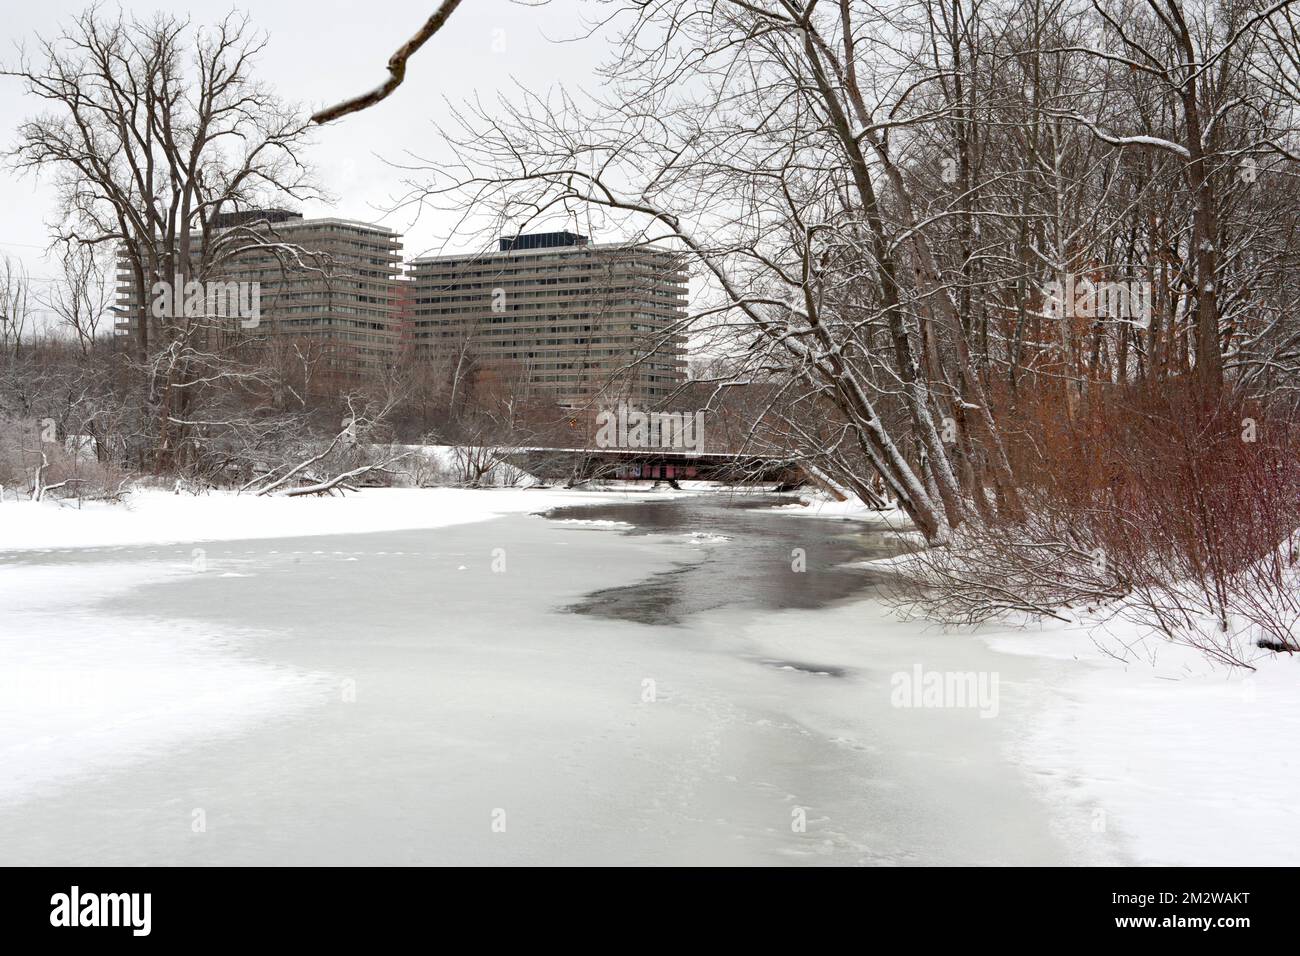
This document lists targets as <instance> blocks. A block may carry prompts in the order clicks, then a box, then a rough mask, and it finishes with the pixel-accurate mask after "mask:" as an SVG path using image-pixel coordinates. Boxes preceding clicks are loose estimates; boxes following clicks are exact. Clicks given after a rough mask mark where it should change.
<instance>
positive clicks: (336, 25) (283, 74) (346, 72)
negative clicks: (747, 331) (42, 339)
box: [0, 0, 616, 282]
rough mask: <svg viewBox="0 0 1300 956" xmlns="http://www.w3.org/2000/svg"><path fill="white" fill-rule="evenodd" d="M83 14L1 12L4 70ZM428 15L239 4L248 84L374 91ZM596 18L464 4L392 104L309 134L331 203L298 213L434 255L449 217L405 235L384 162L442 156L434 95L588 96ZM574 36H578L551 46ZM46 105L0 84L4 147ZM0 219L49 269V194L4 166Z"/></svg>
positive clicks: (293, 2)
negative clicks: (40, 38)
mask: <svg viewBox="0 0 1300 956" xmlns="http://www.w3.org/2000/svg"><path fill="white" fill-rule="evenodd" d="M86 6H87V0H42V2H39V3H18V2H15V3H6V5H5V11H4V19H5V24H4V32H5V42H3V43H2V44H0V60H3V62H5V63H6V64H8V63H11V62H12V61H13V60H14V59H15V52H14V51H15V45H16V44H18V43H21V42H23V41H28V40H30V39H31V38H32V37H33V36H35V35H36V34H37V33H41V34H50V33H53V32H55V31H56V30H57V29H58V27H59V25H60V23H62V22H65V21H66V20H67V19H68V18H70V17H71V16H74V15H75V14H77V13H79V12H80V11H81V10H82V9H84V8H85V7H86ZM435 6H436V0H369V2H365V0H248V2H244V3H240V4H239V5H238V9H240V10H241V11H245V12H247V13H249V14H250V16H251V17H252V21H253V25H254V26H255V27H257V28H258V29H260V30H263V31H265V32H267V33H269V34H270V39H269V44H268V46H267V48H266V50H265V52H264V53H263V55H262V58H261V60H260V62H259V63H258V66H257V70H256V74H257V76H259V77H260V78H262V79H264V80H265V81H267V82H268V83H270V84H272V85H273V86H274V87H275V88H276V90H277V91H278V93H279V94H280V96H281V97H282V98H283V99H285V100H287V101H290V102H301V103H305V104H307V105H308V106H309V107H320V106H324V105H329V104H332V103H335V102H338V101H339V100H341V99H345V98H347V97H350V96H354V95H356V94H358V93H361V92H363V91H365V90H368V89H370V88H371V87H373V86H376V85H378V84H379V83H380V82H381V81H382V80H383V79H384V78H385V77H386V75H387V74H386V71H385V69H384V64H385V63H386V62H387V60H388V57H389V56H390V55H391V54H392V53H393V51H394V50H396V49H397V47H398V46H400V45H401V44H402V43H403V42H404V41H405V40H406V39H407V38H408V37H409V36H410V35H411V34H412V33H414V32H415V30H416V29H417V28H418V27H419V26H420V24H422V23H423V22H424V20H425V19H426V18H427V17H428V16H429V15H430V13H432V11H433V9H434V8H435ZM121 7H122V8H123V9H124V10H126V11H128V12H137V13H141V14H150V13H152V12H154V11H156V10H158V9H172V10H175V11H176V12H178V13H181V12H183V11H184V10H186V9H188V12H189V14H190V16H191V19H192V21H193V22H194V23H196V24H199V23H212V22H215V21H216V20H218V19H220V18H221V17H222V16H224V15H225V14H226V13H227V12H228V11H229V10H230V9H231V6H230V4H229V3H223V2H214V0H189V3H188V6H187V7H169V6H167V5H166V4H165V0H144V2H132V0H123V2H122V3H121ZM597 12H599V7H597V6H596V5H595V4H591V3H584V2H581V0H552V2H551V3H550V4H548V5H546V6H542V7H533V6H528V5H524V4H521V3H513V2H511V0H463V2H462V4H461V6H460V7H459V8H458V9H457V10H456V12H455V13H454V14H453V15H452V17H451V19H450V20H449V21H448V23H447V25H446V26H445V27H443V29H442V30H441V31H439V33H437V34H436V35H435V36H434V37H433V38H432V39H431V40H429V42H428V43H426V44H425V46H424V47H423V48H422V49H421V50H420V51H419V53H417V54H416V55H415V57H414V58H413V59H412V60H411V62H410V63H409V65H408V68H407V75H406V80H405V82H404V83H403V84H402V86H400V87H399V88H398V89H397V91H396V92H395V93H394V94H393V95H392V96H390V97H389V98H388V99H387V100H385V101H384V102H383V103H380V104H379V105H378V106H375V107H372V108H370V109H369V110H366V111H363V112H361V113H357V114H353V115H352V116H349V117H346V118H344V119H342V120H339V121H337V122H336V123H334V124H331V125H330V126H327V127H323V128H321V129H319V130H318V131H317V132H316V134H315V137H314V139H315V142H314V145H312V146H311V147H310V148H309V151H308V153H307V154H306V155H307V157H308V159H309V161H310V162H312V163H313V164H314V166H315V168H316V172H317V176H318V178H319V180H320V182H321V184H322V186H323V187H324V188H325V190H326V191H328V192H330V193H332V194H334V195H335V196H336V197H337V202H336V203H335V204H333V205H329V206H326V205H323V204H318V203H313V204H309V205H307V206H305V207H303V208H302V212H303V213H304V214H305V215H308V216H324V215H332V216H341V217H345V218H349V219H362V220H368V221H375V222H382V223H383V224H384V225H387V226H389V227H390V228H392V229H396V230H397V231H399V232H403V233H406V235H405V255H406V256H407V257H408V258H410V257H414V256H415V255H419V254H420V253H423V252H427V251H430V250H434V251H436V250H437V249H438V248H441V241H442V237H441V233H442V232H445V231H446V229H448V228H449V225H450V223H449V221H448V220H447V219H445V218H442V217H438V216H425V217H422V218H421V221H420V222H419V223H418V224H417V225H416V226H415V227H414V228H410V223H411V218H412V214H411V213H409V212H405V211H403V212H401V213H399V214H397V215H392V216H386V215H385V212H386V210H388V209H389V208H391V207H392V205H393V204H394V203H393V199H394V198H395V197H396V196H397V195H399V194H400V193H401V192H402V186H401V182H400V176H399V171H397V170H393V169H392V168H390V167H389V166H387V165H385V163H384V162H383V161H382V160H381V159H380V157H386V158H388V159H390V160H394V161H402V160H403V159H405V158H406V157H405V153H406V151H407V150H410V151H412V152H414V153H416V154H418V155H421V156H424V157H436V156H438V155H440V153H441V149H442V148H441V146H440V139H439V137H438V135H437V132H436V130H435V129H434V128H433V125H432V122H431V121H432V120H436V119H441V118H444V117H445V116H446V115H447V106H446V104H445V103H444V98H446V99H449V100H451V101H452V102H453V103H454V102H458V101H460V100H463V99H465V98H467V97H470V96H472V95H474V94H478V95H479V96H480V97H481V98H482V99H483V101H484V102H485V103H486V102H491V100H492V99H493V98H494V97H495V96H496V93H497V91H498V90H509V89H510V88H511V87H513V86H514V81H518V82H519V83H521V84H523V85H524V86H526V87H527V88H530V89H532V90H534V91H542V90H546V89H548V88H551V87H554V86H556V85H558V84H563V85H566V86H570V87H578V86H582V87H587V88H591V86H592V85H593V84H594V83H596V82H598V78H597V77H596V76H595V74H594V68H595V66H596V65H597V64H598V63H600V62H601V61H602V60H604V59H605V57H606V56H607V54H608V51H609V47H608V45H607V43H606V42H605V41H603V40H602V39H601V38H600V37H592V38H583V35H584V34H585V33H586V30H585V29H584V26H583V24H584V18H587V17H591V16H594V15H595V14H596V13H597ZM105 13H106V14H107V15H113V14H115V13H116V6H110V5H107V4H106V5H105ZM575 37H577V38H579V39H576V40H574V41H573V42H563V43H561V42H558V41H560V40H566V39H572V38H575ZM43 105H44V104H43V103H42V102H41V101H38V100H34V99H31V98H29V97H27V96H26V95H25V94H24V93H23V90H22V86H21V84H20V82H19V81H17V80H15V79H12V78H8V77H0V144H3V148H4V149H6V150H7V149H9V148H11V147H12V146H13V145H14V140H15V129H16V127H17V125H18V123H19V122H21V121H22V120H23V119H24V118H25V117H26V116H28V115H30V114H32V113H36V112H40V111H41V109H42V107H43ZM0 210H2V211H3V212H2V214H0V253H4V254H7V255H9V256H11V257H13V258H16V259H21V260H22V261H23V262H24V263H25V264H26V266H27V268H28V271H29V272H30V274H31V275H32V277H33V279H34V280H36V281H38V282H40V281H46V280H48V279H49V277H51V276H53V275H54V272H55V269H54V266H53V264H52V263H50V262H48V261H46V260H45V259H44V258H43V249H44V247H45V246H46V244H47V243H48V230H47V227H46V223H47V222H48V221H49V220H50V219H52V218H53V214H54V195H53V190H52V189H51V188H50V187H49V186H48V185H47V184H46V183H43V182H41V181H40V180H34V179H33V178H32V177H30V176H24V177H22V178H19V177H18V176H17V175H16V174H15V173H14V171H13V169H12V168H10V167H8V166H0ZM408 229H409V231H408ZM593 238H596V239H601V238H605V239H612V238H616V237H612V236H611V237H593ZM454 248H456V247H454V246H452V247H448V248H447V251H453V249H454Z"/></svg>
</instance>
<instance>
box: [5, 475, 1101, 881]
mask: <svg viewBox="0 0 1300 956" xmlns="http://www.w3.org/2000/svg"><path fill="white" fill-rule="evenodd" d="M771 504H772V502H771V501H762V500H756V499H737V500H735V501H732V500H729V499H726V498H723V497H720V496H702V497H685V498H671V499H664V500H659V501H653V502H647V503H636V502H630V503H629V502H623V501H619V500H613V501H611V503H610V504H608V505H601V504H598V505H595V506H589V507H581V508H572V509H560V510H558V511H555V512H552V513H550V514H549V515H547V516H545V517H542V516H535V515H518V516H511V517H504V518H498V519H495V520H491V521H486V522H481V523H476V524H465V525H458V526H453V527H444V528H439V529H434V530H424V531H401V532H384V533H374V534H360V535H340V536H314V537H307V538H297V539H277V540H259V541H247V542H229V543H211V544H206V545H200V546H182V545H168V546H156V547H143V548H113V549H100V550H85V551H77V552H71V551H69V552H51V553H47V554H40V555H33V554H26V555H10V556H7V557H6V558H5V560H4V561H3V563H0V594H2V595H3V597H4V600H5V607H6V609H7V611H6V613H5V615H4V619H3V621H2V622H0V664H3V667H4V671H3V674H2V675H0V677H2V679H3V682H4V688H3V689H4V695H3V699H2V701H0V720H2V721H3V722H2V723H0V755H3V757H4V764H5V767H6V779H5V781H4V782H3V783H0V841H3V842H2V843H0V862H2V863H6V864H33V863H44V864H74V863H75V864H167V863H177V864H263V863H266V864H269V863H283V864H326V863H338V864H354V863H355V864H363V863H364V864H437V863H538V864H541V863H557V864H585V863H612V864H624V863H638V864H644V863H675V864H689V863H713V864H767V863H796V864H801V863H804V864H921V863H928V864H981V863H988V864H997V863H1002V864H1032V863H1044V864H1052V863H1076V862H1113V861H1117V860H1122V859H1123V857H1122V854H1121V853H1120V852H1119V850H1118V849H1117V848H1116V847H1115V846H1114V844H1113V841H1112V840H1111V838H1108V837H1105V836H1100V835H1098V834H1095V833H1093V832H1091V831H1090V829H1089V827H1088V825H1087V820H1086V819H1082V818H1080V817H1079V815H1078V814H1077V813H1076V812H1074V811H1070V810H1066V809H1058V808H1053V806H1052V803H1051V801H1050V800H1049V799H1047V798H1046V797H1045V796H1044V795H1043V794H1044V788H1042V787H1040V786H1039V785H1038V784H1039V783H1041V781H1035V780H1034V779H1032V775H1030V774H1027V773H1026V772H1025V771H1023V770H1021V769H1020V768H1019V767H1018V766H1016V765H1015V764H1014V763H1012V762H1011V761H1010V760H1009V758H1008V756H1007V754H1008V753H1009V752H1014V750H1015V747H1016V743H1017V738H1018V736H1019V735H1020V734H1021V733H1022V732H1023V728H1025V727H1028V726H1029V725H1030V724H1031V723H1032V720H1033V718H1034V714H1035V712H1036V709H1037V708H1039V707H1041V706H1042V703H1043V694H1044V689H1043V688H1044V687H1045V686H1048V684H1050V681H1046V680H1045V679H1046V678H1048V677H1050V673H1049V669H1050V667H1051V666H1052V665H1051V663H1050V662H1047V663H1044V662H1043V661H1040V660H1034V659H1030V658H1025V657H1015V656H1007V655H999V654H995V653H994V652H993V651H991V650H989V649H988V647H987V646H986V645H984V644H983V643H982V642H980V641H977V640H973V639H970V638H969V637H961V636H943V635H940V634H938V633H937V632H936V633H927V632H925V631H923V630H921V629H919V628H918V627H917V626H916V625H915V624H909V623H906V622H900V621H898V620H896V619H894V618H892V617H890V616H888V614H887V613H886V612H885V611H884V609H883V608H882V606H881V605H880V603H879V602H878V600H877V599H876V597H875V592H874V587H875V584H876V579H875V578H873V576H872V575H870V574H868V573H865V572H863V571H861V570H856V571H854V570H846V569H844V568H842V567H841V565H842V564H843V563H844V562H846V561H850V560H854V559H861V558H864V557H873V556H885V555H888V554H892V553H894V552H895V551H896V550H897V549H898V548H899V544H898V542H897V540H896V539H895V538H894V537H893V536H892V535H890V534H889V533H887V532H885V531H882V530H877V529H872V528H871V527H870V526H867V525H864V524H861V523H857V522H840V521H829V520H820V519H812V518H805V517H799V516H791V515H788V514H780V513H775V512H772V511H771V510H770V505H771ZM615 522H618V523H619V524H614V523H615ZM196 547H199V548H200V549H201V550H198V551H197V552H196V551H195V548H196ZM801 563H802V567H804V568H805V569H804V570H796V569H795V567H796V566H800V565H801ZM917 666H923V667H924V668H925V669H926V670H940V671H954V672H980V673H984V674H987V673H996V674H997V676H998V680H999V688H1000V694H999V699H998V702H997V714H996V719H985V718H984V717H982V716H981V714H980V712H979V711H977V710H975V709H971V708H900V707H897V706H894V705H893V703H896V702H891V677H892V675H895V674H899V673H911V672H912V671H913V670H914V669H915V668H916V667H917ZM1058 783H1059V781H1058Z"/></svg>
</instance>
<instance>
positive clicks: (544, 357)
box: [409, 232, 687, 408]
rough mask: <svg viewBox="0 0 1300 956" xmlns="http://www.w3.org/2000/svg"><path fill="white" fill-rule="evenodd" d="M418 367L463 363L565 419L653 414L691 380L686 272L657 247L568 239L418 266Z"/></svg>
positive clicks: (523, 242)
mask: <svg viewBox="0 0 1300 956" xmlns="http://www.w3.org/2000/svg"><path fill="white" fill-rule="evenodd" d="M409 276H410V281H411V285H412V299H413V301H412V304H411V312H410V337H411V346H412V348H413V350H414V355H415V356H416V358H417V360H418V359H420V358H425V359H431V358H432V357H434V356H437V355H442V356H447V355H468V356H471V357H472V360H473V362H474V363H475V364H476V366H478V367H487V368H495V369H500V370H506V373H507V374H509V375H511V376H512V377H513V378H514V380H515V381H518V382H521V383H524V384H525V386H526V388H527V390H528V392H529V394H530V395H531V396H532V397H534V398H543V399H549V400H554V401H555V402H557V403H558V404H560V405H563V406H566V407H570V408H585V407H590V406H593V405H594V404H596V403H600V404H608V403H610V402H613V401H620V400H622V401H628V402H634V403H637V404H640V405H644V406H651V407H652V406H655V405H657V404H658V403H659V402H661V401H663V400H665V399H667V398H668V397H669V396H670V395H671V394H672V393H673V392H674V391H675V390H676V389H677V388H678V387H679V386H680V385H681V384H682V383H683V382H684V381H685V379H686V335H685V332H684V324H685V319H686V294H687V288H686V273H685V270H684V268H683V266H682V263H681V260H680V257H679V256H677V255H676V254H674V253H672V252H670V251H668V250H665V249H660V248H656V247H653V246H645V245H636V244H604V245H598V244H591V243H589V242H588V240H587V237H585V236H580V235H577V234H575V233H570V232H551V233H537V234H532V235H521V236H512V237H503V238H501V239H500V241H499V243H498V249H497V251H495V252H491V253H487V254H482V255H472V256H466V255H450V256H435V257H428V258H420V259H416V260H414V261H412V262H411V264H410V271H409Z"/></svg>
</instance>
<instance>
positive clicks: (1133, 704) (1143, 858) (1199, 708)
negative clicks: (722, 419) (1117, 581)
mask: <svg viewBox="0 0 1300 956" xmlns="http://www.w3.org/2000/svg"><path fill="white" fill-rule="evenodd" d="M777 510H780V511H783V512H786V513H791V514H806V515H808V516H810V517H837V518H856V519H859V520H862V521H865V522H869V523H877V524H881V525H884V526H887V527H895V528H896V527H901V526H903V525H904V524H905V522H906V518H905V517H904V516H902V515H901V514H899V513H898V512H896V511H894V512H874V511H870V510H868V509H866V508H865V507H864V506H862V505H860V504H855V503H853V502H851V501H845V502H836V501H832V500H830V499H828V498H825V497H824V496H820V495H814V496H809V498H808V499H807V500H806V501H805V502H803V505H802V507H801V506H800V505H789V506H784V507H782V508H779V509H777ZM908 561H909V556H908V555H905V554H904V555H899V556H897V557H894V558H885V559H878V560H874V561H864V562H859V563H856V564H855V567H860V568H872V567H874V568H891V569H899V568H904V569H905V567H906V565H907V563H908ZM1112 610H1114V609H1112ZM966 633H968V634H970V635H972V636H975V637H978V638H980V639H982V640H983V641H985V642H986V643H987V644H988V645H989V646H990V647H992V648H993V649H994V650H996V651H998V652H999V653H1003V654H1014V655H1020V656H1025V657H1029V658H1032V659H1038V660H1042V661H1050V662H1053V663H1055V664H1056V665H1057V666H1056V667H1054V668H1052V669H1051V670H1050V672H1047V673H1048V674H1050V676H1047V675H1046V674H1045V676H1042V677H1039V678H1036V679H1035V681H1034V684H1033V687H1032V690H1033V693H1034V695H1035V696H1036V697H1037V699H1038V703H1037V706H1036V713H1035V716H1034V718H1033V719H1032V720H1031V721H1027V722H1025V723H1024V724H1023V725H1021V726H1018V727H1016V728H1015V732H1014V734H1013V735H1012V736H1011V738H1010V740H1009V743H1008V746H1009V749H1010V751H1011V753H1012V755H1013V756H1014V757H1015V759H1016V760H1017V762H1019V763H1020V764H1022V765H1023V766H1024V767H1026V768H1027V769H1028V770H1030V771H1031V772H1032V773H1033V774H1034V776H1035V778H1036V779H1037V781H1038V786H1039V787H1040V789H1041V790H1042V792H1043V794H1044V798H1045V799H1047V800H1049V801H1051V802H1053V803H1055V804H1068V805H1070V806H1072V807H1074V808H1076V809H1077V810H1079V811H1081V812H1084V813H1086V814H1087V817H1088V823H1089V826H1090V827H1091V828H1092V829H1094V830H1095V831H1097V832H1099V833H1100V832H1108V831H1109V832H1115V833H1117V834H1119V835H1120V836H1121V837H1122V839H1123V841H1124V844H1125V845H1126V847H1127V849H1128V852H1129V853H1130V854H1131V856H1132V858H1133V860H1134V861H1135V862H1138V863H1142V864H1152V865H1156V864H1164V865H1250V864H1261V865H1293V866H1294V865H1298V864H1300V806H1297V803H1296V800H1295V796H1296V795H1297V794H1300V749H1297V745H1296V741H1297V740H1300V660H1297V659H1296V658H1295V657H1293V656H1291V655H1286V654H1272V653H1268V652H1262V651H1261V652H1260V654H1259V656H1258V658H1257V659H1255V660H1254V661H1253V662H1252V663H1253V665H1254V666H1255V668H1256V670H1255V671H1253V672H1252V671H1250V670H1247V669H1244V668H1227V667H1224V666H1222V665H1219V664H1215V663H1211V662H1210V661H1209V660H1207V659H1206V657H1205V656H1204V655H1202V654H1201V653H1199V652H1197V651H1196V650H1194V649H1192V648H1188V647H1186V646H1182V645H1177V644H1173V643H1171V642H1169V641H1167V640H1165V639H1163V638H1162V637H1161V636H1160V635H1159V634H1154V633H1150V632H1149V631H1147V630H1144V629H1142V628H1140V627H1138V626H1137V625H1135V624H1134V623H1132V622H1130V621H1127V620H1124V619H1123V617H1122V615H1115V614H1111V615H1109V616H1107V617H1106V618H1102V617H1100V616H1091V617H1088V616H1085V617H1083V618H1082V619H1081V620H1079V621H1078V622H1077V623H1074V624H1070V625H1066V624H1063V623H1060V622H1046V623H1043V622H1030V623H1026V625H1025V626H1024V627H1023V628H1018V629H1015V630H1008V629H1006V628H1005V627H999V626H997V625H986V626H984V627H982V628H979V629H977V630H974V631H967V632H966Z"/></svg>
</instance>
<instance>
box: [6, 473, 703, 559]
mask: <svg viewBox="0 0 1300 956" xmlns="http://www.w3.org/2000/svg"><path fill="white" fill-rule="evenodd" d="M646 493H648V490H647V489H645V488H637V489H628V490H622V489H610V490H602V491H576V490H572V491H566V490H564V489H559V488H491V489H472V488H367V489H365V490H364V491H361V492H357V493H351V494H348V495H346V496H335V497H328V496H325V497H300V498H286V497H279V496H273V495H269V496H265V497H260V496H258V495H238V494H234V493H233V492H212V493H211V494H206V495H190V494H172V493H170V492H166V491H158V490H145V491H136V492H133V493H131V494H130V495H129V496H128V497H127V498H126V500H125V502H124V503H122V504H109V503H105V502H87V503H85V504H82V505H78V503H77V502H75V501H54V500H47V501H42V502H32V501H25V500H24V501H12V500H10V501H4V502H3V503H0V551H14V550H52V549H58V548H104V547H122V546H129V545H143V544H167V543H172V542H203V541H239V540H252V539H264V538H295V537H302V536H304V535H318V534H359V533H363V532H372V531H396V530H403V529H412V528H443V527H447V526H449V525H456V524H464V523H466V522H471V521H484V520H486V519H488V518H493V517H496V516H498V515H505V514H518V513H520V512H523V513H528V512H534V511H545V510H547V509H548V508H554V507H556V506H558V505H572V504H583V503H584V502H597V501H608V500H610V496H619V497H621V498H623V499H625V500H637V499H638V498H639V497H643V496H644V495H645V494H646ZM681 493H682V492H673V491H671V490H661V491H656V492H654V495H655V496H656V497H669V496H672V495H674V494H681Z"/></svg>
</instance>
